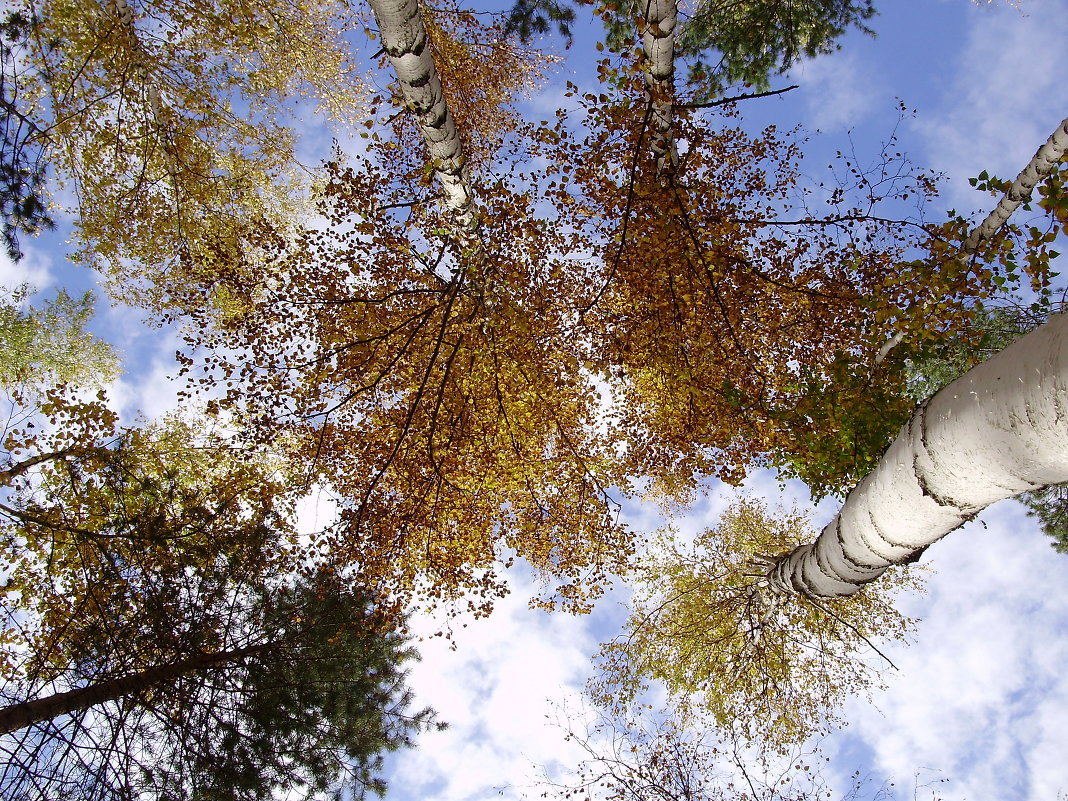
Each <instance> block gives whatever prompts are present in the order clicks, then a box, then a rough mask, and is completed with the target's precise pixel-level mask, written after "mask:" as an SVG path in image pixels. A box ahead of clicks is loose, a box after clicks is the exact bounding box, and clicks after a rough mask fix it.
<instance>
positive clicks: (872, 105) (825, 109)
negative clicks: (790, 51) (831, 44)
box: [790, 51, 882, 131]
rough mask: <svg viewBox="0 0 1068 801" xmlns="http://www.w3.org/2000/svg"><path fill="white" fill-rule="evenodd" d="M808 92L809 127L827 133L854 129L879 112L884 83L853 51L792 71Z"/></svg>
mask: <svg viewBox="0 0 1068 801" xmlns="http://www.w3.org/2000/svg"><path fill="white" fill-rule="evenodd" d="M790 77H791V78H794V79H797V81H798V83H800V85H801V87H802V90H803V91H804V92H805V96H806V98H807V105H808V114H807V116H806V125H809V126H811V127H814V128H818V129H820V130H823V131H833V130H837V129H846V128H853V127H855V126H857V125H858V124H860V123H861V122H863V121H864V120H865V119H866V118H867V117H868V116H869V115H870V114H872V113H873V112H874V111H877V110H879V106H880V103H881V100H880V98H881V96H882V93H881V92H880V91H879V85H880V84H881V83H882V82H881V81H880V80H878V79H877V78H876V76H875V74H874V73H873V71H872V69H871V68H870V67H869V66H867V65H866V64H865V63H863V62H861V61H860V60H859V59H858V58H857V57H856V56H855V55H854V53H853V51H848V52H842V53H832V54H829V55H826V56H821V57H819V58H815V59H811V60H808V61H804V62H801V63H800V64H799V65H798V66H796V67H795V68H794V69H793V70H791V72H790Z"/></svg>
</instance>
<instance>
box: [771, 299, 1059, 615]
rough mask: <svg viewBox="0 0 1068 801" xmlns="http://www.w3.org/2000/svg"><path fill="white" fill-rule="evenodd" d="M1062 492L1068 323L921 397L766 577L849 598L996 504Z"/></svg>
mask: <svg viewBox="0 0 1068 801" xmlns="http://www.w3.org/2000/svg"><path fill="white" fill-rule="evenodd" d="M1063 481H1068V315H1065V314H1061V315H1057V316H1055V317H1054V318H1053V319H1051V320H1050V321H1049V322H1048V323H1046V324H1045V325H1043V326H1042V327H1040V328H1038V329H1036V330H1035V331H1032V332H1031V333H1030V334H1028V335H1026V336H1024V337H1022V338H1021V339H1020V340H1019V341H1017V342H1016V343H1014V344H1013V345H1011V346H1010V347H1008V348H1006V349H1005V350H1004V351H1002V352H1001V353H999V354H997V355H996V356H994V357H993V358H992V359H990V360H989V361H987V362H984V363H983V364H981V365H979V366H978V367H976V368H975V369H973V370H971V371H969V372H968V373H965V374H964V375H963V376H961V377H960V378H959V379H957V380H956V381H954V382H953V383H952V384H950V385H949V386H947V387H945V388H944V389H943V390H942V391H941V392H939V393H938V394H936V395H935V396H934V397H933V398H931V399H930V400H929V401H928V402H927V403H926V404H925V405H924V406H922V407H921V408H920V409H919V411H917V412H916V414H915V415H913V417H912V419H911V420H910V421H909V422H908V423H907V424H906V425H905V427H904V428H903V429H902V431H901V433H900V434H899V435H898V437H897V439H896V440H894V442H893V443H892V444H891V445H890V448H889V449H888V450H887V452H886V453H885V454H884V455H883V458H882V459H881V460H880V461H879V464H878V465H877V466H876V468H875V469H874V470H873V471H872V472H871V473H869V474H868V475H867V476H866V477H865V478H864V479H863V480H862V481H861V482H860V483H859V484H858V485H857V486H856V487H855V488H854V489H853V491H852V492H851V493H850V494H849V497H848V498H846V502H845V504H844V505H843V506H842V509H841V511H840V512H839V513H838V515H837V516H836V517H835V519H834V520H832V521H831V523H830V524H829V525H828V526H827V527H826V528H825V529H824V530H823V532H822V533H821V534H820V536H819V537H818V538H817V539H816V541H815V542H813V543H809V544H807V545H802V546H800V547H799V548H797V549H795V550H794V551H793V553H791V554H789V555H788V556H785V557H783V558H782V559H781V560H779V562H778V563H777V564H776V566H775V567H773V568H772V570H771V571H770V572H769V574H768V580H769V582H770V583H771V585H772V587H773V588H774V589H776V590H778V591H780V592H787V593H800V594H803V595H806V596H808V597H812V598H833V597H841V596H847V595H852V594H853V593H855V592H857V591H858V590H860V588H861V587H863V585H864V584H866V583H867V582H869V581H873V580H874V579H876V578H878V577H879V576H880V575H881V574H882V573H883V572H884V571H885V570H886V569H887V568H888V567H890V566H891V565H897V564H903V563H907V562H910V561H915V559H916V558H918V556H919V554H920V552H922V551H923V549H924V548H926V547H927V546H928V545H930V544H931V543H933V542H935V541H937V540H938V539H940V538H941V537H943V536H945V535H946V534H948V533H949V532H950V531H953V530H954V529H956V528H958V527H959V526H961V525H962V524H964V523H965V522H966V521H968V520H970V519H972V518H973V517H974V516H975V515H976V514H978V513H979V511H980V510H982V509H983V508H985V507H986V506H988V505H990V504H992V503H994V502H995V501H999V500H1002V499H1003V498H1011V497H1012V496H1014V495H1018V494H1020V493H1021V492H1026V491H1027V490H1032V489H1036V488H1039V487H1043V486H1046V485H1048V484H1056V483H1060V482H1063Z"/></svg>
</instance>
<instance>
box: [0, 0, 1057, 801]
mask: <svg viewBox="0 0 1068 801" xmlns="http://www.w3.org/2000/svg"><path fill="white" fill-rule="evenodd" d="M877 7H878V8H879V11H880V16H879V17H877V18H876V19H875V20H874V21H873V23H872V26H873V27H874V28H875V30H876V32H877V33H878V36H877V37H876V38H870V37H866V36H863V35H860V34H855V35H853V34H851V35H849V36H847V37H846V38H845V39H844V40H843V42H842V49H841V50H840V51H839V52H837V53H834V54H831V55H828V56H824V57H820V58H817V59H815V60H812V61H809V62H806V63H803V64H800V65H798V66H797V67H796V68H795V69H794V70H793V71H792V72H791V74H790V75H788V76H784V77H783V78H781V79H779V83H778V84H777V85H779V86H784V85H787V84H790V83H797V84H799V85H800V88H799V89H797V90H794V91H792V92H790V93H788V94H786V95H783V96H781V97H777V98H769V99H764V100H759V101H750V105H748V106H746V107H745V108H744V109H743V113H744V114H745V117H746V118H747V119H748V120H749V124H750V125H752V126H753V127H754V128H759V127H762V126H763V125H765V124H767V123H769V122H775V123H776V124H778V125H779V126H780V127H782V128H789V127H792V126H793V125H795V124H803V125H804V126H805V127H806V128H807V129H808V130H810V131H815V130H817V129H818V130H819V131H820V132H821V133H820V136H819V137H816V138H814V140H813V142H812V144H811V147H810V150H811V151H812V152H813V153H815V154H821V153H823V152H831V153H833V151H834V150H835V149H838V148H843V147H845V146H848V145H849V144H850V143H852V145H854V146H856V147H857V148H858V150H860V151H861V152H868V153H871V154H872V155H874V154H875V153H877V152H878V150H877V148H878V147H879V143H880V142H881V141H883V140H885V139H886V137H888V136H889V134H890V132H891V131H892V130H893V129H894V126H895V124H896V122H897V119H898V115H897V105H898V101H899V100H900V101H901V102H903V103H904V104H905V105H906V106H907V107H909V108H910V109H913V110H914V116H909V117H907V118H906V119H905V120H904V121H903V122H902V123H901V125H900V127H899V128H898V130H897V135H898V139H899V144H900V147H901V149H902V150H904V151H906V152H907V153H908V155H909V156H910V157H911V158H912V160H913V162H914V163H916V164H918V165H921V166H923V167H930V168H933V169H937V170H940V171H942V172H943V173H945V175H946V177H947V184H946V186H945V190H944V199H945V203H946V204H947V206H952V207H955V208H956V209H958V210H959V211H962V212H971V211H976V210H980V209H989V208H990V207H991V206H992V204H993V202H994V201H993V200H992V199H991V198H989V197H988V196H983V195H981V194H979V193H977V192H975V191H974V190H972V189H971V188H970V187H969V186H968V183H967V178H968V177H971V176H975V175H977V174H978V173H979V172H980V171H982V170H984V169H985V170H988V171H990V172H991V173H992V174H996V175H1000V176H1002V177H1012V176H1015V174H1016V173H1017V172H1018V171H1019V170H1020V169H1021V168H1022V167H1023V165H1024V164H1026V162H1027V161H1028V159H1029V158H1030V157H1031V155H1032V154H1033V153H1034V151H1035V150H1036V149H1037V147H1038V146H1039V145H1040V144H1041V143H1042V142H1043V141H1045V139H1046V137H1047V136H1048V135H1049V133H1050V132H1051V131H1052V130H1053V128H1054V127H1055V125H1056V124H1057V123H1058V122H1059V121H1060V120H1061V119H1063V118H1064V117H1065V116H1066V115H1068V82H1065V81H1064V80H1063V76H1064V73H1065V70H1064V67H1063V65H1062V64H1060V63H1059V62H1058V58H1060V59H1063V54H1064V51H1065V43H1068V0H1023V2H1021V4H1020V8H1019V10H1017V9H1014V8H1012V7H1009V6H1007V5H1004V4H994V5H987V4H979V5H976V4H972V3H970V2H968V0H882V2H877ZM590 42H591V40H590V39H589V37H588V35H586V34H581V35H580V36H579V37H578V39H577V41H576V44H575V46H574V47H573V48H572V49H571V51H570V52H569V54H568V55H569V58H571V59H572V60H573V61H575V62H576V63H577V64H579V65H580V66H579V67H575V70H576V71H575V72H570V71H569V70H570V69H571V67H570V66H569V65H565V66H564V68H562V69H561V70H560V72H559V73H558V74H557V75H556V76H555V77H554V78H553V79H552V82H551V83H550V85H548V86H547V87H546V88H545V90H544V93H543V95H542V96H541V97H535V98H533V99H532V100H531V108H554V107H555V102H556V100H557V98H558V97H559V95H560V86H561V85H562V83H563V81H564V80H565V79H572V80H576V81H577V82H578V83H579V84H580V86H582V87H583V88H584V89H586V88H590V89H592V88H593V84H592V83H591V82H590V78H589V75H588V72H587V71H585V70H584V68H581V64H582V63H588V62H589V61H591V60H592V52H591V51H590V49H589V48H590ZM819 158H822V156H820V155H817V156H815V157H814V159H813V161H814V163H816V162H818V160H819ZM27 253H28V255H27V258H26V259H25V260H24V261H23V262H21V263H19V264H18V265H12V264H10V263H9V262H8V261H7V260H6V259H0V284H2V285H5V286H12V285H14V284H17V283H20V282H22V281H29V282H30V283H32V284H34V285H35V286H37V287H39V288H41V289H43V290H47V289H49V288H50V287H53V286H57V285H67V286H72V287H74V288H80V287H84V286H86V285H88V284H91V283H92V276H91V275H90V274H89V273H88V272H86V271H84V270H80V269H76V268H73V267H70V266H68V265H67V264H66V263H65V261H64V258H63V255H62V244H61V243H60V242H56V241H54V240H53V241H48V240H40V241H39V242H35V243H32V244H31V245H30V246H29V247H27ZM97 330H98V331H99V332H100V333H101V334H102V335H104V336H105V337H106V338H107V339H109V340H110V341H113V342H115V343H116V344H117V345H118V347H119V348H120V349H121V350H122V351H123V353H124V354H125V357H126V369H127V373H126V375H124V376H123V377H122V378H121V379H120V380H119V381H118V382H117V384H116V385H115V386H114V387H113V388H112V396H113V398H114V402H115V403H116V404H117V405H118V406H119V407H121V409H122V410H123V413H124V415H125V416H126V417H127V418H128V419H131V418H133V417H134V416H136V415H138V414H140V415H143V416H144V417H146V418H153V417H156V416H158V415H159V414H161V413H163V412H165V411H167V410H169V409H172V408H174V407H175V404H176V401H175V398H174V391H175V385H174V383H173V382H171V381H170V380H169V379H168V376H170V375H171V374H173V372H174V371H175V367H174V363H173V353H174V350H175V347H176V340H175V338H174V335H173V334H171V333H169V332H167V331H159V330H155V329H152V328H149V327H146V326H145V325H144V324H143V323H142V321H141V317H140V315H139V314H138V313H136V312H132V311H131V310H129V309H125V308H122V307H108V306H107V305H106V304H104V303H101V304H100V308H99V318H98V321H97ZM747 491H749V492H752V493H753V494H755V495H758V496H760V497H763V498H766V499H768V500H769V501H771V502H773V503H774V502H778V501H779V500H782V499H787V500H793V501H796V502H798V503H800V504H808V505H810V504H809V497H808V493H807V490H806V489H805V488H804V487H803V486H802V485H797V484H790V485H787V486H786V487H785V489H783V488H780V485H779V483H778V482H776V481H775V480H774V478H773V477H772V476H769V475H767V474H763V473H762V474H757V475H755V476H754V477H752V479H751V480H750V481H749V482H748V483H747ZM731 492H732V491H731V490H729V489H728V488H725V487H723V486H722V485H719V484H715V483H711V484H709V485H708V486H707V492H706V493H705V494H704V495H703V496H702V497H701V498H700V499H699V501H698V502H697V503H696V504H695V505H694V506H693V507H692V508H691V509H690V510H688V514H687V515H686V517H685V518H684V520H683V521H682V522H681V525H682V526H683V527H684V528H688V530H691V531H696V530H698V529H699V528H701V527H704V526H707V525H711V524H713V523H714V522H715V520H716V519H717V517H718V515H719V513H720V512H721V511H722V510H723V509H724V508H725V507H726V505H727V503H728V502H729V498H730V497H731ZM312 508H314V505H312ZM835 510H836V504H835V502H834V501H833V500H830V501H824V502H823V503H822V504H821V505H820V506H819V507H818V508H817V509H816V510H815V520H816V522H817V523H823V522H826V521H827V520H829V519H830V518H831V517H832V516H833V514H834V512H835ZM310 514H314V512H311V513H310ZM627 514H628V519H629V522H630V523H631V525H633V526H634V527H635V528H637V529H639V530H651V529H653V528H655V527H656V526H657V525H659V522H660V518H659V515H658V511H657V510H656V509H655V508H651V507H647V506H631V507H628V508H627ZM924 561H925V563H926V564H927V565H929V566H930V567H931V568H932V570H933V571H934V574H933V575H932V576H931V578H930V579H929V581H928V586H929V591H928V593H927V594H926V595H925V596H922V597H908V598H903V599H902V604H903V609H904V610H905V612H906V614H910V615H912V616H917V617H922V618H924V622H923V623H922V624H921V625H920V628H919V630H918V633H917V636H916V638H915V641H914V642H913V643H912V644H911V645H910V646H908V647H907V648H905V647H894V646H889V647H888V648H889V650H888V651H887V653H888V655H889V656H890V657H891V659H892V660H893V661H894V662H895V663H896V664H897V665H898V666H899V668H900V670H899V671H897V672H893V674H892V675H889V676H887V681H888V685H889V686H888V687H887V689H886V690H885V691H882V692H880V693H878V694H876V695H875V696H874V697H873V698H872V699H870V701H869V700H867V699H856V700H853V701H850V702H849V704H848V705H847V707H846V714H845V718H846V719H847V720H848V722H849V725H848V726H847V728H846V729H845V730H844V731H842V732H840V733H837V734H835V735H832V736H831V737H829V738H828V739H827V740H826V741H825V742H824V743H823V744H822V748H823V749H824V751H825V753H826V754H827V755H828V756H830V757H831V762H830V763H828V766H827V767H826V769H825V771H826V774H827V776H828V778H829V780H830V781H831V782H832V784H834V785H835V786H837V787H838V788H839V789H840V790H843V791H844V789H845V788H846V787H847V786H848V783H849V778H848V777H849V776H850V775H851V774H852V773H853V772H854V771H855V770H860V771H861V774H862V776H864V777H870V783H869V784H868V785H866V786H867V788H868V791H870V792H869V794H874V793H875V791H876V790H878V789H879V788H881V787H882V786H883V782H884V781H885V782H890V781H893V782H894V783H895V784H894V787H893V788H890V790H891V792H894V793H896V794H897V795H896V796H895V797H897V798H901V799H905V798H913V797H916V798H920V799H926V798H930V797H932V793H933V792H936V793H938V794H939V796H938V797H942V798H946V799H999V801H1014V800H1015V799H1057V798H1058V797H1059V796H1060V795H1061V794H1063V795H1064V797H1065V798H1068V760H1066V759H1065V758H1064V755H1065V754H1068V726H1066V725H1065V723H1066V722H1068V712H1066V710H1068V669H1066V668H1068V556H1064V555H1059V554H1057V553H1055V552H1054V551H1053V550H1052V549H1051V548H1050V546H1049V544H1048V539H1047V538H1045V537H1044V536H1043V535H1042V534H1041V533H1040V531H1039V530H1038V527H1037V525H1036V524H1035V522H1034V521H1033V520H1031V519H1029V518H1027V517H1026V516H1025V515H1024V513H1023V511H1022V509H1021V507H1019V505H1017V504H1014V503H1012V502H1003V503H1001V504H998V505H996V506H994V507H991V509H989V510H988V511H987V512H986V513H984V515H983V516H982V517H981V518H980V519H979V520H977V521H974V522H973V523H971V524H969V525H968V526H966V527H964V528H963V529H961V530H959V531H957V532H954V533H952V534H951V535H949V536H948V537H947V538H946V539H945V540H943V541H942V542H940V543H938V544H936V545H935V546H933V547H931V548H930V549H929V550H928V552H927V554H926V555H925V558H924ZM512 588H513V592H512V594H511V595H510V596H509V597H508V598H507V599H506V600H505V601H503V602H501V603H500V604H499V605H498V608H497V610H496V611H495V613H494V614H493V615H492V616H491V617H490V618H489V619H487V620H478V621H470V625H467V626H464V623H465V622H468V621H464V620H462V619H461V620H458V621H456V622H455V623H454V624H453V628H454V636H453V639H452V643H451V646H450V644H449V643H446V642H444V641H443V640H441V639H433V638H431V639H426V640H423V641H420V642H418V643H417V645H418V648H419V650H420V651H421V653H422V656H423V659H422V662H421V663H419V664H418V665H416V666H414V667H413V669H412V672H411V675H410V683H411V686H412V687H413V688H414V690H415V692H416V694H417V697H418V700H419V702H420V703H423V704H429V705H431V706H433V707H434V708H435V709H436V710H437V711H438V714H439V717H440V719H442V720H445V721H447V722H448V723H449V726H450V727H449V729H448V730H446V731H444V732H434V733H428V734H426V735H424V736H423V737H422V739H421V740H420V743H419V747H418V748H416V749H414V750H411V751H407V752H403V753H400V754H398V755H396V756H394V757H391V759H390V760H389V763H388V767H389V779H390V782H391V788H392V789H391V792H390V796H389V797H390V798H395V799H398V801H416V799H419V801H475V800H476V799H478V800H479V801H484V800H485V799H491V798H503V799H517V798H521V797H524V796H526V797H530V798H536V797H538V796H539V795H540V792H541V791H540V790H539V789H538V788H537V786H536V782H537V779H538V777H539V775H540V773H541V771H542V770H543V769H547V770H548V771H549V772H550V773H554V774H558V773H559V772H560V771H564V770H566V769H567V768H568V767H569V766H573V765H574V764H575V763H576V761H577V759H578V754H577V752H576V750H575V748H574V746H573V745H570V744H568V743H566V742H565V741H564V738H563V732H562V731H561V729H560V728H559V727H558V726H556V725H554V722H553V721H554V719H556V718H557V717H558V715H559V714H561V712H560V710H567V709H570V710H571V711H572V714H580V712H578V711H577V710H580V709H581V707H582V701H581V698H580V691H581V687H582V685H583V683H584V682H585V680H586V678H587V676H588V675H589V672H590V656H591V654H593V653H594V652H595V651H596V649H597V644H598V642H600V641H602V640H605V639H608V638H610V637H612V636H613V635H614V634H615V633H616V632H617V630H618V627H619V625H620V624H621V622H622V620H623V617H624V610H623V607H622V602H624V601H625V600H626V590H625V588H619V589H618V590H617V591H616V592H614V593H611V594H609V595H608V596H607V597H606V598H605V599H604V601H603V603H601V604H600V605H599V606H598V608H597V609H596V610H595V612H594V613H593V614H592V615H589V616H586V617H570V616H566V615H562V614H556V615H549V614H546V613H544V612H541V611H534V610H531V609H529V608H528V607H527V600H528V599H529V598H530V597H532V596H533V595H534V594H535V593H536V592H537V588H536V587H534V586H533V585H532V584H531V579H530V577H529V576H525V575H524V574H522V573H521V572H520V571H515V572H514V574H513V576H512ZM412 624H413V628H414V631H415V632H416V634H417V635H426V634H429V633H431V632H433V631H436V630H438V628H439V624H440V621H437V620H428V619H423V618H416V619H414V620H413V622H412ZM861 797H865V796H864V795H861Z"/></svg>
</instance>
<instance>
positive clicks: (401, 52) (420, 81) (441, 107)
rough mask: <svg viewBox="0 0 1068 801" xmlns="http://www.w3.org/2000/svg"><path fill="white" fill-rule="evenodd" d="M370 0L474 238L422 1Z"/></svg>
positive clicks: (455, 207) (407, 98)
mask: <svg viewBox="0 0 1068 801" xmlns="http://www.w3.org/2000/svg"><path fill="white" fill-rule="evenodd" d="M370 4H371V10H372V11H373V12H374V15H375V19H377V20H378V30H379V33H380V34H381V36H382V46H383V47H384V48H385V50H386V54H387V55H388V56H389V60H390V63H391V64H392V65H393V70H394V71H395V72H396V73H397V80H398V81H399V82H400V89H401V95H402V96H403V97H404V102H405V103H407V105H408V107H409V108H410V109H411V110H412V111H413V112H415V115H416V117H417V119H418V122H419V128H420V130H421V131H422V133H423V139H424V141H425V142H426V145H427V148H429V150H430V160H431V164H432V165H433V168H434V173H435V175H437V178H438V181H439V182H440V183H441V187H442V189H443V190H444V192H445V203H446V205H448V207H449V208H450V209H451V210H452V212H453V214H454V215H455V217H456V219H457V221H458V222H459V223H460V226H461V228H462V229H463V231H464V232H465V233H466V235H467V236H469V237H473V236H474V234H475V233H476V231H477V228H478V218H477V215H476V213H475V204H474V198H473V194H472V192H471V185H470V182H469V180H468V177H467V170H466V159H465V158H464V153H463V145H462V144H461V142H460V135H459V133H458V132H457V130H456V124H455V122H453V118H452V114H451V113H449V106H448V104H447V103H446V102H445V95H444V94H443V93H442V90H441V81H440V80H439V79H438V71H437V69H436V68H435V67H434V60H433V58H431V55H430V40H429V39H428V37H427V33H426V27H425V26H424V25H423V19H422V16H421V15H420V12H419V2H418V0H370ZM465 244H466V243H465Z"/></svg>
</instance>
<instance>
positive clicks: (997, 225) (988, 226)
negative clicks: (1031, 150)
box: [962, 117, 1068, 253]
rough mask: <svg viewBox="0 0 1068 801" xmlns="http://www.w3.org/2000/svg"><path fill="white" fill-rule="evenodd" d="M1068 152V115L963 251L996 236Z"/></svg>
mask: <svg viewBox="0 0 1068 801" xmlns="http://www.w3.org/2000/svg"><path fill="white" fill-rule="evenodd" d="M1066 151H1068V117H1066V118H1065V119H1064V120H1062V121H1061V124H1060V125H1058V126H1057V128H1056V130H1054V131H1053V133H1052V134H1050V137H1049V139H1047V140H1046V142H1045V144H1043V145H1042V147H1040V148H1039V149H1038V152H1037V153H1035V155H1034V156H1033V157H1032V158H1031V161H1030V162H1029V163H1028V165H1027V166H1026V167H1024V169H1023V172H1021V173H1020V174H1019V175H1018V176H1016V180H1015V181H1013V183H1012V186H1010V187H1009V191H1008V192H1006V193H1005V196H1004V197H1003V198H1001V202H999V203H998V205H997V206H996V207H995V208H994V210H993V211H992V212H990V214H988V215H987V217H986V219H985V220H983V221H982V222H981V223H980V224H979V225H978V226H977V227H976V228H975V230H974V231H972V232H971V234H969V235H968V238H967V239H966V240H965V241H964V245H963V247H962V250H963V251H964V252H965V253H974V252H975V249H976V248H977V247H979V243H980V242H982V241H983V240H984V239H990V238H992V237H993V236H994V234H996V233H997V232H998V231H999V230H1000V229H1001V226H1003V225H1004V224H1005V223H1006V222H1007V221H1008V219H1009V217H1010V216H1012V213H1013V212H1014V211H1016V209H1018V208H1019V207H1020V206H1021V205H1022V204H1023V203H1024V202H1026V201H1027V199H1028V198H1030V197H1031V192H1033V191H1034V189H1035V186H1037V185H1038V182H1039V181H1041V180H1042V179H1043V178H1045V177H1046V176H1047V175H1049V174H1050V172H1051V171H1052V170H1053V168H1054V167H1055V166H1056V165H1057V162H1059V161H1060V160H1061V158H1062V157H1063V156H1064V154H1065V152H1066Z"/></svg>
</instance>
